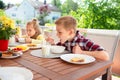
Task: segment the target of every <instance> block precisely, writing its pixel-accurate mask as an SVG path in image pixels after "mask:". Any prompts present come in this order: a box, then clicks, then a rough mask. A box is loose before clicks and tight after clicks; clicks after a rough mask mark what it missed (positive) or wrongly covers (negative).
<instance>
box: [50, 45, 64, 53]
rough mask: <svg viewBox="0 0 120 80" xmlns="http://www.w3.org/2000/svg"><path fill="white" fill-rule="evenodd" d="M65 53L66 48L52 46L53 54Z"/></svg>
mask: <svg viewBox="0 0 120 80" xmlns="http://www.w3.org/2000/svg"><path fill="white" fill-rule="evenodd" d="M64 51H65V47H64V46H51V52H52V53H63V52H64Z"/></svg>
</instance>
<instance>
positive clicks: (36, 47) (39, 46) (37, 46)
mask: <svg viewBox="0 0 120 80" xmlns="http://www.w3.org/2000/svg"><path fill="white" fill-rule="evenodd" d="M23 45H26V46H27V47H29V48H30V49H38V48H41V47H42V45H41V44H35V45H36V46H35V47H32V46H31V47H30V46H28V44H23Z"/></svg>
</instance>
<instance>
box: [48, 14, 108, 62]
mask: <svg viewBox="0 0 120 80" xmlns="http://www.w3.org/2000/svg"><path fill="white" fill-rule="evenodd" d="M55 24H56V30H57V36H58V37H59V38H60V42H58V43H57V45H61V46H65V47H66V50H68V51H69V52H72V53H78V54H87V55H91V56H93V57H95V58H99V59H102V60H109V56H108V53H107V52H106V51H105V50H104V49H103V48H102V47H101V46H99V45H97V44H95V43H93V42H92V41H91V40H89V39H87V38H85V37H84V36H82V35H81V33H80V32H79V31H77V30H76V26H77V23H76V20H75V19H74V18H73V17H71V16H64V17H61V18H59V19H58V20H56V22H55ZM46 40H47V41H48V42H49V43H51V44H54V40H53V39H52V38H50V37H49V38H48V39H46Z"/></svg>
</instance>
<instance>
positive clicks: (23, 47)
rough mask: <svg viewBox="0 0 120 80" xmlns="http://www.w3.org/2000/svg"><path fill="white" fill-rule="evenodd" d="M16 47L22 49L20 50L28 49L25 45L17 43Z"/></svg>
mask: <svg viewBox="0 0 120 80" xmlns="http://www.w3.org/2000/svg"><path fill="white" fill-rule="evenodd" d="M16 48H17V49H22V51H25V50H27V49H28V47H27V46H25V45H18V46H16Z"/></svg>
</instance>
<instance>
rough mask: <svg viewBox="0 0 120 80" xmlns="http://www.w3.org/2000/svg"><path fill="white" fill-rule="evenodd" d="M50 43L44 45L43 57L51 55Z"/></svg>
mask: <svg viewBox="0 0 120 80" xmlns="http://www.w3.org/2000/svg"><path fill="white" fill-rule="evenodd" d="M50 47H51V46H50V45H43V46H42V55H43V57H49V55H50Z"/></svg>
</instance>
